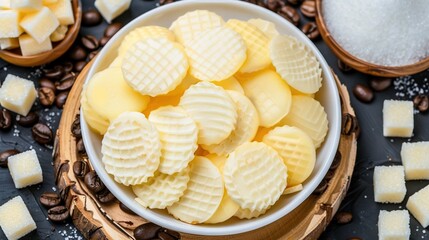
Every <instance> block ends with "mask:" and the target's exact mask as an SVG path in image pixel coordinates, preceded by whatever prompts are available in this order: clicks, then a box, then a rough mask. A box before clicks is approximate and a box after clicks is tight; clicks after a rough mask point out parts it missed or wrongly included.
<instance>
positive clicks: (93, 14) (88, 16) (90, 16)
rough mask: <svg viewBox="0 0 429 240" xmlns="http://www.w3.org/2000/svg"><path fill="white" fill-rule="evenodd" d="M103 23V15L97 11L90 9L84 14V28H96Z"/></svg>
mask: <svg viewBox="0 0 429 240" xmlns="http://www.w3.org/2000/svg"><path fill="white" fill-rule="evenodd" d="M101 21H102V18H101V14H100V13H99V12H98V11H97V10H95V9H90V10H87V11H84V12H83V13H82V25H83V26H87V27H91V26H95V25H98V24H100V23H101Z"/></svg>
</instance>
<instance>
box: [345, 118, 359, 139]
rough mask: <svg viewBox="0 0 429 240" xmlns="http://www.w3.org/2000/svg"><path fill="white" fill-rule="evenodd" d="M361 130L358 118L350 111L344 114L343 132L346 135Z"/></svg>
mask: <svg viewBox="0 0 429 240" xmlns="http://www.w3.org/2000/svg"><path fill="white" fill-rule="evenodd" d="M358 130H359V123H358V121H357V118H356V117H355V116H353V115H351V114H349V113H346V114H343V118H342V121H341V134H344V135H346V136H348V135H350V134H352V133H354V132H357V131H358Z"/></svg>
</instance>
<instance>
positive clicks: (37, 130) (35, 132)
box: [31, 123, 53, 144]
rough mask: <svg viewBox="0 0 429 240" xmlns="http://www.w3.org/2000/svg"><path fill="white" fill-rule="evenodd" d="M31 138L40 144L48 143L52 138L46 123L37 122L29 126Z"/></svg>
mask: <svg viewBox="0 0 429 240" xmlns="http://www.w3.org/2000/svg"><path fill="white" fill-rule="evenodd" d="M31 133H32V136H33V139H34V140H35V141H36V142H38V143H40V144H48V143H51V142H52V140H53V133H52V129H51V128H49V127H48V126H47V125H46V124H43V123H37V124H36V125H34V126H33V127H32V128H31Z"/></svg>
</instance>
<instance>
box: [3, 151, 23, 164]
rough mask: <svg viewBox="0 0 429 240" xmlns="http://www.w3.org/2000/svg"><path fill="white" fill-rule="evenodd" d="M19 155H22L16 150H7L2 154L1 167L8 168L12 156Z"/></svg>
mask: <svg viewBox="0 0 429 240" xmlns="http://www.w3.org/2000/svg"><path fill="white" fill-rule="evenodd" d="M18 153H20V152H19V151H18V150H16V149H8V150H5V151H3V152H0V167H2V168H7V159H8V158H9V157H10V156H13V155H15V154H18Z"/></svg>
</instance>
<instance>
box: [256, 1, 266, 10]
mask: <svg viewBox="0 0 429 240" xmlns="http://www.w3.org/2000/svg"><path fill="white" fill-rule="evenodd" d="M256 5H258V6H260V7H263V8H267V4H265V0H258V1H256Z"/></svg>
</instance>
